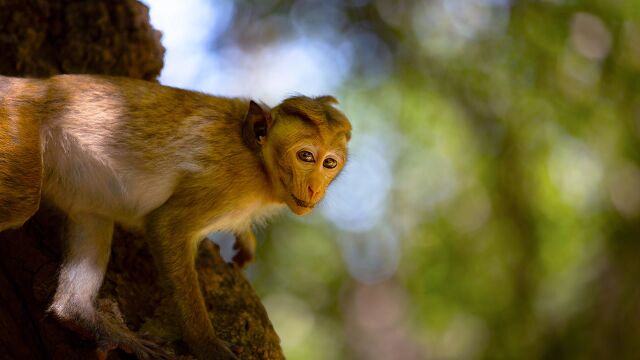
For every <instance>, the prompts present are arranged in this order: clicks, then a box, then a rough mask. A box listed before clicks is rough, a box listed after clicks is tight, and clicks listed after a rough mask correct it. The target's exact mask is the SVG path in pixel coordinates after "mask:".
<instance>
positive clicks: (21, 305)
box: [0, 0, 283, 360]
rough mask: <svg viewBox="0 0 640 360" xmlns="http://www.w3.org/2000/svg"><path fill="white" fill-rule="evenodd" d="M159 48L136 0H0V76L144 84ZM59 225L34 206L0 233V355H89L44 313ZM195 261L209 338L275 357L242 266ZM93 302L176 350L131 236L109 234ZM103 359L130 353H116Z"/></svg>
mask: <svg viewBox="0 0 640 360" xmlns="http://www.w3.org/2000/svg"><path fill="white" fill-rule="evenodd" d="M163 54H164V49H163V47H162V45H161V44H160V33H159V32H157V31H155V30H154V29H153V28H152V27H151V26H150V24H149V18H148V9H147V8H146V7H145V6H144V5H141V4H140V3H138V2H137V1H126V0H123V1H93V2H80V1H60V2H55V3H54V2H49V1H44V0H43V1H38V0H32V1H11V0H0V74H3V75H13V76H49V75H53V74H58V73H97V74H109V75H123V76H129V77H136V78H143V79H147V80H154V79H155V78H156V77H157V76H158V74H159V73H160V70H161V68H162V56H163ZM64 223H65V219H64V215H62V214H61V213H59V212H58V211H57V210H55V209H53V208H51V207H50V206H48V205H47V204H42V205H41V209H40V210H39V211H38V212H37V213H36V215H35V216H34V217H33V218H32V219H31V220H29V221H28V222H27V223H26V224H25V226H24V227H23V228H21V229H18V230H9V231H5V232H2V233H0V359H21V360H22V359H92V358H95V357H96V354H95V351H94V344H93V343H92V342H91V341H86V340H82V339H80V338H79V337H78V336H76V334H74V333H72V332H69V331H67V330H66V329H64V328H63V327H61V326H60V325H58V323H57V322H56V321H54V320H53V319H52V318H50V317H48V316H47V314H46V313H45V309H46V308H47V306H48V305H49V303H50V301H51V298H52V296H53V293H54V291H55V287H56V282H57V269H58V267H59V265H60V260H61V252H62V251H61V249H62V239H63V238H64V236H63V234H64ZM197 266H198V274H199V278H200V284H201V288H202V290H203V294H204V296H205V299H206V302H207V306H208V309H209V313H210V316H211V317H212V319H214V326H215V327H216V332H217V333H218V336H219V337H220V338H222V339H223V340H226V341H228V342H231V343H232V344H234V345H236V346H237V350H238V351H239V357H240V358H241V359H280V358H283V356H282V351H281V349H280V345H279V339H278V336H277V335H276V333H275V331H274V330H273V327H272V325H271V323H270V321H269V319H268V317H267V314H266V312H265V310H264V307H263V306H262V304H261V303H260V300H259V299H258V297H257V295H256V294H255V292H254V291H253V289H252V288H251V286H250V285H249V283H248V282H247V280H246V279H245V278H244V276H243V274H242V272H241V271H240V270H238V269H237V268H236V267H235V266H233V265H229V264H226V263H225V262H224V261H223V260H222V258H221V257H220V255H219V253H218V248H217V247H216V246H215V245H214V244H212V243H210V242H204V243H203V245H202V246H201V248H200V254H199V258H198V265H197ZM99 306H100V307H101V308H103V309H109V311H111V313H112V314H113V316H115V317H116V318H121V319H122V321H123V322H124V323H126V324H127V326H128V327H129V328H131V329H133V330H136V331H142V332H145V333H147V334H149V335H150V336H151V337H153V338H157V339H159V340H161V341H162V342H163V343H165V344H166V347H167V348H170V349H173V350H174V351H175V352H176V353H184V351H185V350H184V349H185V347H184V344H182V343H181V342H180V341H179V340H178V335H177V329H176V328H175V327H174V326H173V324H175V323H176V322H175V321H174V320H173V319H172V318H171V315H170V314H171V313H172V312H171V304H170V303H169V301H168V296H167V294H166V293H165V292H164V291H163V289H161V288H160V286H159V285H158V281H157V273H156V270H155V267H154V265H153V262H152V259H151V257H150V254H149V251H148V249H147V247H146V244H145V243H144V241H143V239H142V237H141V236H139V235H135V234H131V233H127V232H126V231H124V230H122V229H117V230H116V233H115V235H114V245H113V250H112V257H111V260H110V263H109V270H108V272H107V276H106V279H105V282H104V284H103V287H102V290H101V294H100V300H99ZM109 358H110V359H130V358H132V357H131V356H130V355H128V354H126V353H124V352H122V351H120V350H118V351H114V352H112V353H111V354H110V356H109ZM185 358H187V357H185Z"/></svg>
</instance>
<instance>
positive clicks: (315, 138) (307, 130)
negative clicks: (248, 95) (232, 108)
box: [243, 96, 351, 215]
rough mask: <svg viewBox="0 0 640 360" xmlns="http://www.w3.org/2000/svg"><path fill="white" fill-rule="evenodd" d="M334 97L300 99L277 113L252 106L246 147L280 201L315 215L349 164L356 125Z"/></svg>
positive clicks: (293, 99) (300, 212) (280, 107)
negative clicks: (259, 160)
mask: <svg viewBox="0 0 640 360" xmlns="http://www.w3.org/2000/svg"><path fill="white" fill-rule="evenodd" d="M336 103H337V101H336V99H334V98H333V97H331V96H322V97H317V98H309V97H306V96H295V97H291V98H288V99H286V100H284V101H283V102H282V103H281V104H280V105H278V106H276V107H275V108H273V109H272V110H270V111H269V110H267V109H264V108H263V107H261V106H260V105H258V104H256V103H255V102H253V101H251V103H250V104H249V110H248V112H247V116H246V119H245V121H246V123H245V127H244V134H243V135H244V137H245V141H247V140H249V141H250V142H252V146H253V147H254V148H255V149H256V151H258V152H259V154H261V157H262V159H263V163H264V166H265V171H266V172H267V175H268V177H269V180H270V181H271V184H272V187H273V191H274V195H275V197H276V198H277V199H278V200H280V201H282V202H284V203H286V204H287V206H288V207H289V208H290V209H291V211H293V212H294V213H295V214H297V215H304V214H306V213H308V212H310V211H311V210H312V209H313V208H314V206H315V205H316V204H317V203H318V202H319V201H320V200H321V199H322V198H323V196H324V194H325V191H326V189H327V187H328V186H329V184H330V183H331V182H332V181H333V180H334V179H335V178H336V176H338V174H339V173H340V171H341V170H342V168H343V167H344V165H345V162H346V161H347V142H348V141H349V139H350V137H351V124H350V123H349V120H348V119H347V118H346V116H345V115H344V114H342V112H340V111H339V110H338V109H336V108H335V107H334V106H333V104H336Z"/></svg>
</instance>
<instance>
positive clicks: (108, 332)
mask: <svg viewBox="0 0 640 360" xmlns="http://www.w3.org/2000/svg"><path fill="white" fill-rule="evenodd" d="M112 235H113V221H112V220H110V219H106V218H103V217H99V216H95V215H90V214H83V215H76V216H73V217H72V219H71V220H70V224H69V236H68V240H67V241H68V242H67V248H66V254H65V259H64V262H63V265H62V268H61V270H60V277H59V279H58V288H57V290H56V294H55V296H54V299H53V303H52V304H51V306H50V308H49V311H50V312H51V313H53V315H54V316H55V317H56V319H57V320H58V321H60V322H61V323H62V324H63V325H64V326H66V327H67V328H69V329H71V330H73V331H74V332H76V333H78V334H79V335H81V336H82V337H84V338H88V339H91V340H95V341H96V343H97V345H98V354H99V355H100V357H101V358H102V357H104V358H106V354H107V353H108V351H110V350H113V349H115V348H120V349H122V350H124V351H126V352H129V353H134V354H135V355H136V356H137V357H138V358H139V359H166V358H171V357H172V356H171V355H170V354H169V353H167V352H165V351H164V350H163V349H161V348H160V347H159V346H158V345H156V344H154V343H152V342H151V341H148V340H145V339H142V338H140V337H138V336H137V335H136V334H135V333H134V332H132V331H130V330H129V329H127V328H126V326H124V325H122V324H119V323H118V322H117V321H116V320H115V318H114V316H113V315H112V314H109V313H106V312H103V311H101V310H99V309H96V297H97V295H98V291H99V290H100V286H101V285H102V280H103V278H104V274H105V272H106V269H107V264H108V262H109V255H110V252H111V238H112Z"/></svg>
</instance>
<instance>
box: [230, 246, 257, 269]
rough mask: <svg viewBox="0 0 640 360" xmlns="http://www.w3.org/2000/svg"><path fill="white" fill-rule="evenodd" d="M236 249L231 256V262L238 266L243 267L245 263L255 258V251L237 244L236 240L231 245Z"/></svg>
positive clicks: (247, 263)
mask: <svg viewBox="0 0 640 360" xmlns="http://www.w3.org/2000/svg"><path fill="white" fill-rule="evenodd" d="M233 248H234V249H235V250H237V252H236V254H235V255H234V256H233V262H234V263H235V264H236V265H238V266H239V267H240V268H242V269H243V268H245V267H246V266H247V265H249V264H250V263H252V262H253V260H254V258H255V252H254V251H253V250H252V249H248V248H247V247H245V246H242V245H239V243H238V242H236V244H235V245H234V246H233Z"/></svg>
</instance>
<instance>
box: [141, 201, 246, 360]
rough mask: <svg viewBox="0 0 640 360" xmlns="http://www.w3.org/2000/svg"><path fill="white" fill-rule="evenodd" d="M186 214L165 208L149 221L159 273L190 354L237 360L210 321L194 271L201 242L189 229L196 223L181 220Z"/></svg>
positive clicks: (151, 244)
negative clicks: (198, 246) (175, 310)
mask: <svg viewBox="0 0 640 360" xmlns="http://www.w3.org/2000/svg"><path fill="white" fill-rule="evenodd" d="M185 214H190V215H192V212H188V211H180V210H176V209H171V208H170V205H167V204H165V205H164V206H163V207H161V208H160V209H158V210H156V211H155V212H154V213H152V214H151V215H149V217H148V219H147V230H148V236H149V246H150V249H151V253H152V254H153V257H154V259H155V261H156V266H157V267H158V273H159V275H160V277H161V278H162V279H163V281H164V283H165V285H166V286H167V287H168V289H169V291H170V292H171V297H172V299H173V302H174V306H175V307H176V309H177V317H178V318H177V320H178V323H179V324H180V328H181V332H182V337H183V340H184V341H185V342H186V343H187V345H188V347H189V349H190V350H191V352H192V353H193V354H194V355H196V356H197V358H198V359H200V360H205V359H211V360H228V359H237V357H236V356H235V355H234V354H233V353H232V352H231V351H230V350H229V349H228V347H227V346H226V344H225V343H224V342H223V341H221V340H220V339H218V337H217V336H216V334H215V331H214V328H213V325H212V324H211V320H210V319H209V315H208V312H207V308H206V305H205V302H204V298H203V296H202V293H201V291H200V285H199V283H198V274H197V272H196V268H195V260H196V253H197V244H198V243H199V240H200V239H197V238H196V237H195V235H194V231H193V229H192V228H191V227H190V226H189V225H188V224H192V223H193V220H191V219H187V218H182V217H183V216H186V215H185ZM185 225H186V226H185Z"/></svg>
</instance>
